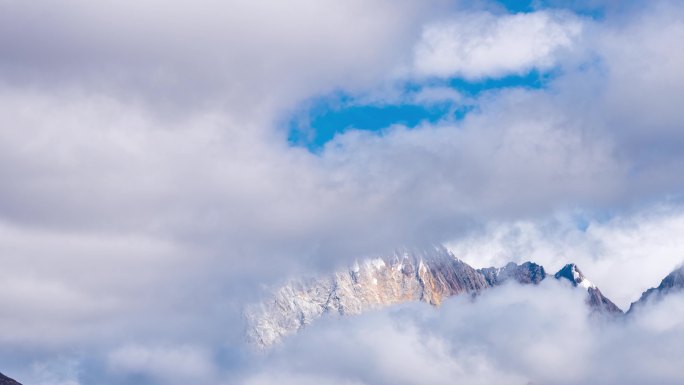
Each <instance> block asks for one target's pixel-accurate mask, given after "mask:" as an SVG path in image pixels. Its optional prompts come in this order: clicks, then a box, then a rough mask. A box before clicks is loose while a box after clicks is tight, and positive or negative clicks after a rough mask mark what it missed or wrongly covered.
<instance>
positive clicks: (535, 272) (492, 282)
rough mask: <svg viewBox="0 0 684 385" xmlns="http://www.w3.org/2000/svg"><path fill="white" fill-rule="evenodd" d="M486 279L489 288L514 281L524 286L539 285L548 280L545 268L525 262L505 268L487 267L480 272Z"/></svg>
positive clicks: (511, 263) (510, 264)
mask: <svg viewBox="0 0 684 385" xmlns="http://www.w3.org/2000/svg"><path fill="white" fill-rule="evenodd" d="M478 271H479V272H480V273H481V274H482V275H483V276H484V277H485V280H486V281H487V283H488V284H489V286H498V285H501V284H503V283H504V282H506V281H508V280H509V279H513V280H515V281H516V282H518V283H522V284H535V285H536V284H538V283H539V282H541V281H542V280H543V279H544V278H546V272H545V271H544V268H543V267H542V266H540V265H537V264H536V263H533V262H525V263H523V264H521V265H517V264H515V263H513V262H510V263H508V264H507V265H506V266H504V267H487V268H484V269H479V270H478Z"/></svg>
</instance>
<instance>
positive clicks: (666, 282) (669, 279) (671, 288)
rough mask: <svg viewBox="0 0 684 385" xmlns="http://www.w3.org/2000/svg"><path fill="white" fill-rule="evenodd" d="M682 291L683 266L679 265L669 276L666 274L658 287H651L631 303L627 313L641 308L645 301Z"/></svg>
mask: <svg viewBox="0 0 684 385" xmlns="http://www.w3.org/2000/svg"><path fill="white" fill-rule="evenodd" d="M683 289H684V265H681V266H679V267H677V268H676V269H674V270H673V271H672V272H670V274H668V275H667V276H666V277H665V278H663V280H662V281H660V285H658V287H652V288H650V289H648V290H646V291H645V292H643V293H642V294H641V298H639V300H638V301H636V302H634V303H632V305H631V306H630V307H629V311H628V313H629V312H631V311H632V310H634V309H635V308H636V307H638V306H642V305H643V304H645V303H646V302H647V301H650V300H653V299H655V300H658V299H660V298H662V297H663V296H665V295H667V294H669V293H671V292H676V291H680V290H683Z"/></svg>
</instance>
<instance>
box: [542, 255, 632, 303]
mask: <svg viewBox="0 0 684 385" xmlns="http://www.w3.org/2000/svg"><path fill="white" fill-rule="evenodd" d="M554 277H555V278H556V279H567V280H568V281H570V282H571V283H572V285H573V286H575V287H581V288H583V289H585V290H586V291H587V293H588V295H589V298H588V299H587V302H588V303H589V305H590V306H591V307H592V309H593V310H595V311H604V312H608V313H619V314H622V313H623V312H622V310H621V309H620V308H619V307H617V305H615V304H614V303H613V301H611V300H609V299H608V298H606V296H604V295H603V293H601V290H599V288H598V287H596V285H594V284H593V283H591V282H590V281H589V280H588V279H587V278H586V277H585V276H584V274H582V271H580V269H579V268H578V267H577V266H576V265H575V264H574V263H569V264H567V265H565V266H564V267H563V268H562V269H560V270H559V271H558V272H557V273H556V274H555V275H554Z"/></svg>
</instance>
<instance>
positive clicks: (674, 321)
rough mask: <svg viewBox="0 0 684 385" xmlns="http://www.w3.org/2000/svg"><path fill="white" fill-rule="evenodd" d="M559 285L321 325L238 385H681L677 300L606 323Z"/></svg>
mask: <svg viewBox="0 0 684 385" xmlns="http://www.w3.org/2000/svg"><path fill="white" fill-rule="evenodd" d="M562 283H563V282H557V281H553V280H551V281H544V282H543V283H542V284H541V285H540V286H538V287H537V286H526V287H522V286H517V285H511V286H507V287H503V288H501V289H494V290H489V291H486V292H485V293H483V294H482V295H481V296H480V297H478V298H477V300H476V301H474V302H471V301H470V300H469V299H466V298H463V297H458V298H452V299H450V300H448V301H446V302H445V303H444V304H443V306H442V307H441V308H439V309H434V308H432V307H430V306H429V305H425V304H412V305H407V306H400V307H396V308H393V309H389V310H386V311H380V312H374V313H369V314H365V315H362V316H359V317H356V318H353V319H344V320H338V319H329V320H327V321H328V322H321V323H320V324H317V325H313V326H312V327H310V328H309V329H307V330H306V332H304V333H301V334H300V335H299V336H296V337H294V338H292V339H291V340H290V341H288V343H287V344H286V345H285V346H283V347H282V348H281V349H278V350H277V351H275V352H273V353H272V354H270V355H269V356H268V357H266V358H264V359H263V361H264V362H261V363H260V364H259V366H257V367H256V368H255V371H256V374H254V375H252V376H249V377H248V378H247V379H244V380H243V381H242V382H241V383H244V384H250V385H256V384H269V383H273V382H276V381H277V382H278V383H283V384H314V383H326V384H328V383H329V384H388V383H396V384H425V383H429V384H453V383H467V384H511V385H513V384H519V385H520V384H522V385H524V384H583V383H593V384H643V383H658V384H678V383H681V370H680V363H679V357H681V354H683V353H684V348H683V347H682V345H681V341H682V338H684V322H682V317H681V316H682V311H684V297H682V296H681V295H677V296H672V297H669V298H667V299H666V301H664V302H661V303H657V304H651V305H649V306H648V308H644V309H643V312H638V313H635V314H632V315H630V317H629V318H628V319H624V320H623V319H620V320H611V319H603V318H600V317H596V314H594V315H590V313H589V310H588V308H587V307H586V306H585V304H584V295H585V293H584V292H583V291H581V290H573V289H572V288H570V287H569V285H563V284H562Z"/></svg>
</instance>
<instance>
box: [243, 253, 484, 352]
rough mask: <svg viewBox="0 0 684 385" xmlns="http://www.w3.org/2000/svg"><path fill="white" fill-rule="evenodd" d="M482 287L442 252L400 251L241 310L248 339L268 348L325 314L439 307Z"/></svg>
mask: <svg viewBox="0 0 684 385" xmlns="http://www.w3.org/2000/svg"><path fill="white" fill-rule="evenodd" d="M487 287H489V284H488V283H487V281H486V280H485V278H484V277H483V276H482V274H480V273H479V272H478V271H477V270H475V269H473V268H472V267H470V266H469V265H468V264H466V263H465V262H463V261H461V260H459V259H457V258H456V257H455V256H454V255H453V254H452V253H451V252H449V251H448V250H447V249H446V248H444V247H434V248H427V249H420V250H413V249H401V250H397V251H395V253H394V254H392V255H387V256H383V257H378V258H373V259H366V260H363V261H358V262H355V263H354V264H353V265H352V266H351V267H350V268H349V269H347V270H344V271H339V272H337V273H335V274H332V275H330V276H325V277H320V278H314V279H310V280H306V281H304V280H293V281H290V282H289V283H288V284H286V285H285V286H283V287H282V288H280V289H278V290H277V291H276V292H275V295H274V296H273V298H272V299H271V300H269V301H267V302H263V303H261V304H259V305H256V306H251V307H249V308H248V309H246V311H245V316H246V318H247V320H248V324H249V326H248V331H247V335H248V338H249V339H250V340H251V341H253V342H255V343H256V344H257V345H260V346H268V345H271V344H273V343H275V342H277V341H279V340H280V339H281V338H282V337H284V336H286V335H288V334H292V333H294V332H296V331H297V330H299V329H301V328H303V327H305V326H306V325H308V324H309V323H311V322H312V321H313V320H315V319H317V318H320V317H321V316H323V315H325V314H339V315H350V314H359V313H361V312H364V311H367V310H371V309H376V308H380V307H384V306H388V305H392V304H396V303H402V302H407V301H423V302H427V303H429V304H432V305H439V304H440V303H441V302H442V301H443V299H444V298H447V297H450V296H453V295H458V294H464V293H465V294H476V293H479V292H480V291H482V290H483V289H485V288H487Z"/></svg>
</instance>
